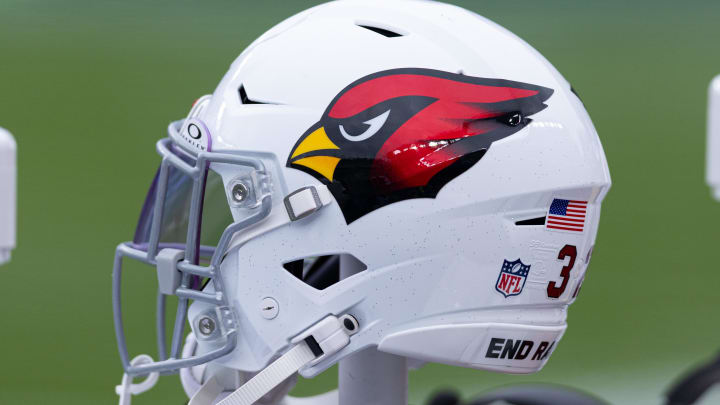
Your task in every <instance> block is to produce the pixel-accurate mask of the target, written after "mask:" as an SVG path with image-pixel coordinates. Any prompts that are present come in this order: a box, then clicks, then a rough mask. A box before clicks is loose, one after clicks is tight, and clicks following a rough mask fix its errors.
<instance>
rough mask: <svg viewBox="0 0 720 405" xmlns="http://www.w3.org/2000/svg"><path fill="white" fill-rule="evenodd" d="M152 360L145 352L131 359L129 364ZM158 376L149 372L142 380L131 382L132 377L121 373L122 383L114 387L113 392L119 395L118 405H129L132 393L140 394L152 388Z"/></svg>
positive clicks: (145, 362) (136, 364)
mask: <svg viewBox="0 0 720 405" xmlns="http://www.w3.org/2000/svg"><path fill="white" fill-rule="evenodd" d="M152 362H153V358H152V357H150V356H148V355H147V354H141V355H139V356H137V357H135V358H134V359H132V361H131V362H130V365H131V366H140V365H142V364H149V363H152ZM159 377H160V374H159V373H150V374H149V375H148V376H147V378H146V379H145V380H144V381H143V382H141V383H139V384H133V377H131V376H129V375H127V374H123V378H122V383H121V384H120V385H118V386H116V387H115V393H116V394H118V395H119V396H120V405H130V401H131V400H132V396H133V395H140V394H142V393H143V392H145V391H148V390H150V389H151V388H153V387H154V386H155V384H157V382H158V378H159Z"/></svg>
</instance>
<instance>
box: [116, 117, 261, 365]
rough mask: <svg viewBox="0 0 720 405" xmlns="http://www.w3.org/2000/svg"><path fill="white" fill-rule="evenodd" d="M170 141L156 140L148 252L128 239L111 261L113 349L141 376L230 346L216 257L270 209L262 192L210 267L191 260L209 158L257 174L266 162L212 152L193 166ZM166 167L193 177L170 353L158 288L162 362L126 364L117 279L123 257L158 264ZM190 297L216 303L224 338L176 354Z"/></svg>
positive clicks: (231, 321) (233, 338) (199, 360)
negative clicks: (195, 282)
mask: <svg viewBox="0 0 720 405" xmlns="http://www.w3.org/2000/svg"><path fill="white" fill-rule="evenodd" d="M179 125H180V122H175V123H172V124H170V127H169V128H168V131H169V132H170V133H173V132H176V131H177V130H178V129H177V128H178V127H179ZM171 145H172V140H171V139H169V138H166V139H162V140H160V141H159V142H158V143H157V151H158V153H159V154H160V155H161V156H162V163H161V166H160V171H159V175H158V179H157V187H156V191H155V193H156V196H155V204H154V207H153V212H154V214H153V218H152V226H151V231H150V240H149V243H148V246H147V251H145V250H141V249H138V248H137V246H134V245H133V243H132V242H125V243H122V244H120V245H119V246H118V247H117V249H116V252H115V261H114V266H113V315H114V322H115V335H116V339H117V343H118V350H119V352H120V359H121V361H122V363H123V367H124V368H125V371H126V373H127V374H128V375H146V374H149V373H151V372H160V373H171V372H173V371H177V370H179V369H180V368H186V367H193V366H197V365H200V364H204V363H207V362H209V361H212V360H214V359H217V358H219V357H222V356H224V355H226V354H228V353H230V352H232V351H233V350H234V349H235V346H236V344H237V329H236V328H237V323H236V320H235V315H234V313H233V311H232V309H231V307H230V305H229V300H228V298H227V295H226V293H225V288H224V285H223V279H222V277H221V275H220V274H219V268H220V267H219V266H220V262H221V260H222V257H223V255H224V252H225V251H226V249H227V247H228V245H229V244H230V241H231V239H232V237H233V235H235V234H236V233H237V232H238V231H240V230H242V229H245V228H247V227H249V226H252V225H254V224H256V223H257V222H259V221H261V220H263V219H264V218H266V217H267V216H268V215H269V214H270V211H271V208H272V200H271V196H270V195H265V196H264V197H262V200H261V202H260V206H259V207H257V208H256V209H257V212H256V213H255V214H253V215H251V216H249V217H247V218H245V219H243V220H241V221H240V222H236V223H233V224H231V225H230V226H228V227H227V228H226V229H225V231H224V232H223V234H222V236H221V237H220V241H219V242H218V244H217V247H216V248H215V250H214V252H213V254H212V258H211V260H210V264H209V266H207V267H205V266H200V265H197V264H195V263H197V262H198V261H197V260H198V255H199V253H200V252H199V251H198V250H199V248H200V247H199V237H200V232H199V230H200V222H201V218H202V205H203V196H204V187H205V179H206V175H207V171H208V170H209V169H208V168H209V165H210V163H225V164H234V165H239V166H245V167H249V168H252V169H253V170H255V171H257V172H258V173H265V166H264V164H263V163H262V161H260V160H259V159H253V158H247V157H239V156H234V155H231V154H226V153H216V152H200V153H198V154H197V158H196V161H195V165H194V166H193V165H191V164H189V163H187V162H185V161H184V160H183V159H181V158H180V157H178V156H177V155H176V154H175V153H173V152H172V151H171V150H170V148H171ZM171 167H172V168H174V169H177V170H181V171H182V172H183V173H184V174H186V175H187V176H189V177H190V178H191V179H192V181H193V189H192V195H191V205H190V215H189V223H188V229H187V241H186V244H185V252H184V259H183V260H181V261H179V262H178V263H177V265H176V266H175V269H176V270H177V271H179V272H180V274H181V277H182V278H181V281H180V287H178V288H177V289H176V290H175V292H174V295H176V296H177V297H178V308H177V314H176V317H175V323H174V327H173V335H172V341H171V342H172V343H171V347H170V356H169V358H167V359H166V358H165V356H166V353H167V352H166V348H165V318H164V314H165V296H164V295H163V294H161V293H158V299H157V310H158V317H157V325H156V327H157V338H158V342H157V343H158V349H159V351H160V359H161V361H158V362H153V363H147V364H142V365H139V366H131V365H130V357H129V354H128V349H127V343H126V339H125V331H124V326H123V321H122V305H121V304H122V303H121V279H122V264H123V259H124V258H126V257H127V258H130V259H134V260H137V261H140V262H142V263H145V264H148V265H150V266H153V267H156V268H157V266H158V262H157V256H158V253H159V249H160V243H159V241H160V232H161V228H162V218H163V209H164V206H165V204H164V202H165V198H166V192H167V188H168V176H169V172H170V168H171ZM193 276H198V277H202V278H207V279H209V280H211V281H212V283H213V287H214V292H213V293H205V292H202V291H197V290H194V289H192V288H191V287H190V283H191V279H192V277H193ZM191 299H192V300H196V301H203V302H207V303H210V304H213V305H215V308H216V314H215V315H216V316H217V327H218V329H219V330H220V331H221V334H222V335H221V337H222V338H224V339H225V341H224V343H222V345H221V346H220V347H218V348H216V349H214V350H212V351H210V352H208V353H205V354H203V355H198V356H193V357H189V358H182V359H181V358H180V355H181V349H182V342H183V338H184V336H183V331H184V327H185V322H186V321H187V308H188V300H191Z"/></svg>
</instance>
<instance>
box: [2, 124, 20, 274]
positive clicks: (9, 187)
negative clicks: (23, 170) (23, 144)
mask: <svg viewBox="0 0 720 405" xmlns="http://www.w3.org/2000/svg"><path fill="white" fill-rule="evenodd" d="M15 149H16V145H15V139H14V138H13V136H12V135H11V134H10V132H8V131H6V130H5V129H3V128H0V264H3V263H6V262H7V261H9V260H10V253H11V252H12V250H13V248H15V204H16V202H15V199H16V197H15V187H16V186H15V181H16V170H17V168H16V167H15V165H16V161H15V154H16V151H15Z"/></svg>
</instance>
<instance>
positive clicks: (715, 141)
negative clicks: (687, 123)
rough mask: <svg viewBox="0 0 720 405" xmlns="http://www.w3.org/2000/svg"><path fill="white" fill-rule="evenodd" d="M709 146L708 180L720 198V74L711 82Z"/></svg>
mask: <svg viewBox="0 0 720 405" xmlns="http://www.w3.org/2000/svg"><path fill="white" fill-rule="evenodd" d="M707 148H708V150H707V182H708V185H710V188H711V189H712V193H713V196H714V197H715V199H716V200H720V75H719V76H716V77H715V79H714V80H713V81H712V82H711V83H710V91H709V100H708V147H707Z"/></svg>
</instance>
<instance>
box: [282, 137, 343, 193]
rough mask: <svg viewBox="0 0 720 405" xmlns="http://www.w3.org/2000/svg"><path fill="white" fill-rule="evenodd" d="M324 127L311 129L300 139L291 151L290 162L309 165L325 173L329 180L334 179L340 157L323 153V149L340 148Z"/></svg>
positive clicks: (318, 171) (310, 167)
mask: <svg viewBox="0 0 720 405" xmlns="http://www.w3.org/2000/svg"><path fill="white" fill-rule="evenodd" d="M338 149H340V148H338V147H337V145H335V144H334V143H333V142H332V141H331V140H330V138H328V136H327V133H325V128H324V127H319V128H317V129H315V130H311V131H309V133H307V134H306V135H305V136H304V137H303V138H301V139H300V141H299V142H298V144H297V145H296V146H295V149H293V151H292V152H291V153H290V159H289V161H288V163H289V164H292V165H298V166H303V167H307V168H308V169H311V170H313V171H315V172H317V173H320V174H321V175H323V176H324V177H325V178H326V179H328V180H329V181H333V176H334V175H335V168H336V167H337V165H338V163H339V162H340V158H337V157H334V156H328V155H326V154H323V153H322V152H323V151H330V150H338Z"/></svg>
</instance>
